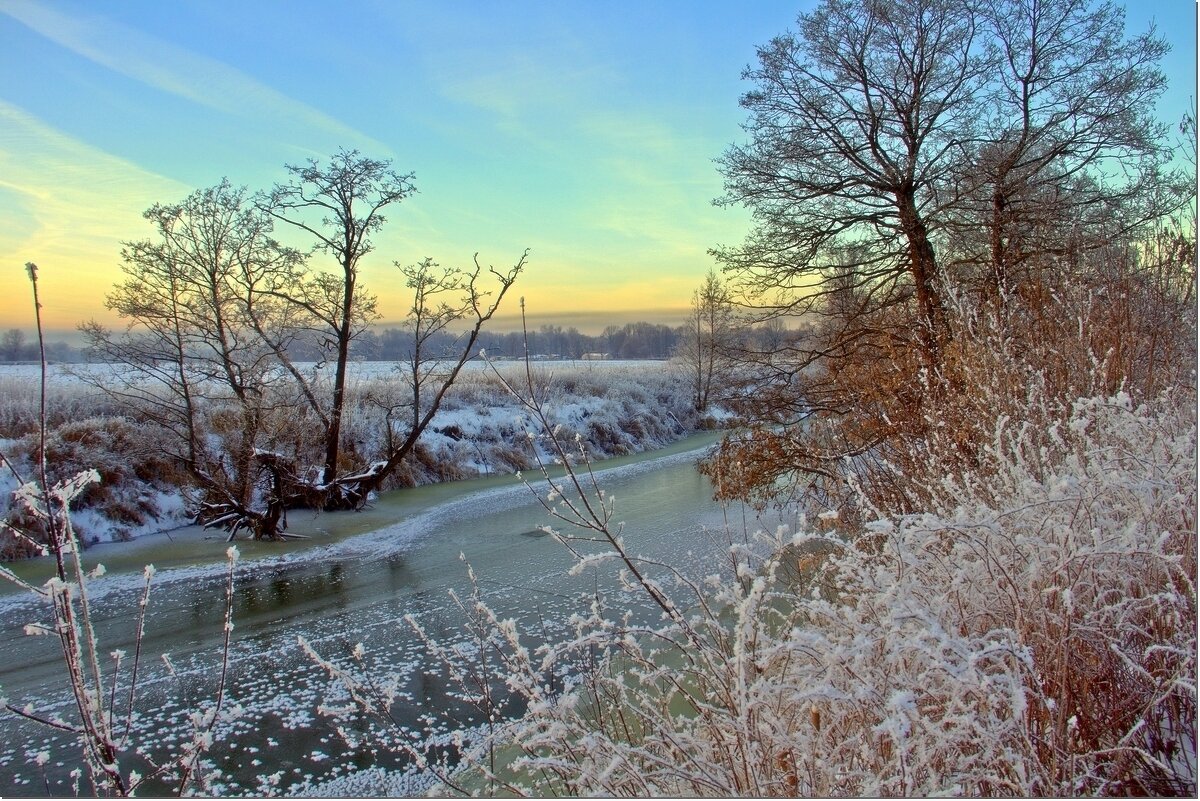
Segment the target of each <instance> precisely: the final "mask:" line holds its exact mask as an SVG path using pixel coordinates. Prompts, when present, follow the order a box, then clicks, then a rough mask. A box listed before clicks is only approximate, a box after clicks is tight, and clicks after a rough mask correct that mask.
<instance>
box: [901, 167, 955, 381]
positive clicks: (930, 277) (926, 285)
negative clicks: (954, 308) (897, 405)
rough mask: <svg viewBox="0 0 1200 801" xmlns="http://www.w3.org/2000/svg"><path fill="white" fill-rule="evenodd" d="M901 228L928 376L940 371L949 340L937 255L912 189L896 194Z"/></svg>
mask: <svg viewBox="0 0 1200 801" xmlns="http://www.w3.org/2000/svg"><path fill="white" fill-rule="evenodd" d="M896 201H897V207H898V209H899V212H900V229H901V231H902V232H903V234H904V237H905V239H906V240H907V241H908V257H909V272H910V274H911V275H912V279H913V286H914V288H915V290H916V295H917V308H918V309H919V314H920V331H919V334H920V341H921V350H922V356H923V357H924V359H925V364H926V367H928V368H929V371H930V373H931V375H936V374H937V373H938V372H940V369H941V361H942V347H943V345H944V344H945V342H946V340H948V339H949V335H950V332H949V326H948V323H947V320H946V308H945V305H944V304H943V303H942V297H941V293H940V291H939V287H938V264H937V254H936V252H935V251H934V249H933V243H932V242H930V241H929V229H928V228H927V227H926V225H925V221H924V220H923V219H921V215H920V212H919V211H918V210H917V204H916V199H915V197H914V192H913V190H912V189H911V188H910V189H906V190H902V191H901V192H899V193H897V196H896Z"/></svg>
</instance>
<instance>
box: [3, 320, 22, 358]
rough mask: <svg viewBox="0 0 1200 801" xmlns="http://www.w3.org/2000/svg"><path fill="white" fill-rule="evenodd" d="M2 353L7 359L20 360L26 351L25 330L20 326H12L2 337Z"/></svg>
mask: <svg viewBox="0 0 1200 801" xmlns="http://www.w3.org/2000/svg"><path fill="white" fill-rule="evenodd" d="M0 353H2V354H4V359H5V361H10V362H15V361H18V360H19V359H20V358H21V357H22V356H23V355H24V353H25V332H24V331H22V330H21V329H20V328H10V329H8V330H7V331H5V332H4V336H3V337H0Z"/></svg>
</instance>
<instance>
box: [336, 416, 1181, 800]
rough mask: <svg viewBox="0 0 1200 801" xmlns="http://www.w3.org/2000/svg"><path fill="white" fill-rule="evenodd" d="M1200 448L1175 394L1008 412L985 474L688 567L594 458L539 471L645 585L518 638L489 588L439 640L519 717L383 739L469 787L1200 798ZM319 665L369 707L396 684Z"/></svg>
mask: <svg viewBox="0 0 1200 801" xmlns="http://www.w3.org/2000/svg"><path fill="white" fill-rule="evenodd" d="M545 436H547V437H549V438H550V439H551V441H552V447H554V448H555V449H556V450H557V452H558V453H559V454H560V457H561V459H562V461H568V462H569V461H570V458H569V456H570V450H571V448H572V447H574V446H570V445H568V444H563V443H561V442H559V440H557V438H554V437H553V435H552V432H546V434H545ZM1195 454H1196V419H1195V398H1194V396H1193V395H1191V394H1190V393H1183V392H1179V393H1174V394H1172V393H1165V394H1162V395H1160V396H1159V397H1157V398H1155V399H1153V400H1151V401H1147V402H1145V403H1142V404H1135V403H1134V402H1133V401H1132V400H1131V398H1130V396H1129V395H1128V394H1127V393H1116V394H1114V395H1110V396H1096V397H1091V398H1084V399H1080V400H1078V401H1076V402H1075V403H1074V404H1072V407H1071V410H1070V412H1069V414H1068V415H1067V417H1066V419H1065V420H1062V421H1054V422H1052V423H1050V424H1049V426H1046V427H1039V426H1035V425H1030V424H1023V423H1022V424H1014V423H1012V422H1011V421H1009V420H1008V419H1005V418H1003V417H1002V418H1001V419H1000V421H999V422H998V423H997V424H996V425H995V426H994V428H993V432H992V437H991V440H990V444H988V445H986V446H984V447H982V448H981V449H980V450H979V452H978V454H977V457H976V459H977V462H978V464H979V465H980V472H974V473H973V472H970V471H963V472H962V473H960V474H947V475H946V477H945V478H944V479H943V478H941V477H940V476H938V477H936V478H934V477H932V476H931V477H930V483H931V484H933V485H934V486H933V488H932V490H931V492H930V494H929V498H930V505H929V507H928V509H927V511H925V512H923V513H919V514H905V515H878V516H876V517H874V518H871V519H867V520H865V522H864V523H863V525H862V531H863V533H862V534H861V535H860V536H857V537H854V538H846V537H842V536H840V535H838V534H837V533H836V532H832V533H829V534H827V535H824V536H821V535H816V534H810V533H805V532H803V531H801V532H800V533H795V534H790V533H788V532H787V531H785V530H783V529H780V530H777V531H775V532H773V533H762V532H760V533H758V534H755V535H752V536H743V535H739V534H731V536H730V547H729V550H728V563H727V565H726V566H725V567H724V569H722V570H720V571H716V572H714V573H713V575H711V576H709V577H708V578H707V579H705V580H704V581H702V582H698V583H697V582H693V581H690V580H689V579H688V578H687V577H685V576H682V575H679V574H672V572H671V571H670V569H669V568H668V566H665V565H652V564H647V563H646V562H644V561H643V560H640V559H637V558H636V557H634V556H632V555H631V554H630V553H629V552H628V551H627V550H626V548H625V545H624V541H623V539H622V537H621V534H620V527H619V526H617V525H616V524H614V523H613V517H612V514H613V510H612V507H611V505H609V504H607V503H606V502H605V500H604V499H603V498H602V497H601V495H600V493H599V488H598V487H597V486H595V484H594V483H593V479H592V478H591V476H590V473H589V472H588V471H587V470H586V467H585V466H583V465H580V466H578V467H577V468H575V469H574V470H572V471H569V472H568V474H567V476H566V478H564V479H561V480H559V479H552V478H550V477H549V475H547V477H546V480H547V481H549V482H550V489H549V493H548V494H547V493H544V492H543V493H541V494H540V497H542V498H543V499H544V501H545V503H546V505H547V508H548V509H550V510H551V512H552V514H554V515H555V516H556V517H557V518H558V519H559V520H560V522H562V521H565V522H567V523H569V524H570V525H568V526H565V527H563V530H562V531H561V532H559V533H557V535H556V536H557V538H558V539H559V540H560V541H561V542H563V543H564V544H565V545H567V546H568V547H570V548H571V549H572V551H573V552H574V553H575V554H576V556H577V563H576V568H575V570H576V571H580V570H582V569H584V568H585V567H592V566H598V565H600V566H602V565H605V564H611V565H614V566H615V567H616V569H617V570H618V572H619V575H620V577H621V580H622V581H623V582H624V583H625V585H626V586H627V587H630V588H632V589H634V590H636V591H637V592H638V593H640V594H641V596H642V598H643V599H644V601H645V602H644V603H643V604H642V605H640V606H638V605H634V606H631V607H630V608H628V609H621V608H613V607H610V606H607V605H605V604H603V603H601V602H600V600H599V598H597V600H596V602H595V603H594V604H593V605H592V606H591V608H590V610H589V611H586V612H584V613H581V614H578V615H576V616H574V617H573V618H572V619H571V621H570V623H571V626H572V628H573V631H574V636H572V637H570V638H568V639H567V641H565V642H544V643H542V644H540V645H537V646H531V645H529V644H528V643H530V642H531V641H537V639H538V638H537V636H536V635H533V636H531V633H530V632H522V631H520V630H518V627H517V625H516V624H515V622H513V621H511V620H502V619H499V618H498V617H497V616H496V615H495V614H494V613H492V612H491V611H490V609H489V608H488V606H487V604H486V602H485V601H484V600H483V599H482V598H480V597H479V596H478V594H476V596H475V597H473V598H471V599H470V600H469V601H465V602H464V604H463V608H464V611H465V612H466V614H467V619H468V620H469V621H470V625H469V628H470V631H471V632H473V633H472V636H471V637H470V638H469V641H470V642H473V643H474V646H473V647H472V648H469V649H466V650H462V651H454V652H453V653H451V652H450V649H447V648H445V647H443V646H440V645H438V644H436V643H432V644H431V648H432V649H433V652H434V653H435V654H438V655H440V656H442V657H443V659H444V661H445V664H446V665H447V670H448V671H449V676H450V677H451V678H455V679H457V680H458V681H459V682H460V683H461V686H462V687H463V697H464V698H470V699H474V700H476V701H477V702H479V703H480V704H482V705H485V706H486V708H487V709H488V710H490V711H492V712H494V711H495V710H498V709H502V708H503V709H509V710H520V709H523V710H525V711H524V714H522V715H521V716H519V717H515V718H509V719H504V718H503V717H501V716H500V715H498V714H492V715H490V717H489V718H488V720H489V725H488V726H485V727H482V728H479V727H476V728H474V729H472V730H470V731H458V732H456V733H455V734H454V735H453V736H451V737H450V738H449V741H450V742H451V743H452V744H453V745H454V749H453V752H452V755H447V754H446V753H445V752H442V753H441V756H440V757H438V758H433V757H431V756H430V753H431V752H430V751H429V746H428V741H427V740H423V739H422V736H423V735H422V733H420V732H407V733H405V736H402V737H400V738H399V742H400V743H401V745H400V746H398V747H399V748H401V750H406V751H407V753H409V754H410V756H411V757H412V759H413V761H414V762H415V763H416V764H418V765H420V766H422V767H431V768H433V769H435V770H436V772H437V773H438V775H439V776H440V777H442V778H443V779H444V780H445V781H446V786H447V788H449V789H452V790H455V791H462V792H473V791H483V792H501V793H515V794H520V795H526V794H531V795H538V796H545V795H560V794H568V795H589V796H598V795H618V796H625V795H637V796H674V795H685V796H686V795H718V796H741V795H751V796H774V795H789V796H791V795H800V796H832V795H868V796H882V795H934V794H965V795H1017V796H1033V795H1078V794H1130V793H1132V794H1139V795H1149V794H1194V793H1195V791H1196V789H1195V788H1196V780H1195V773H1196V770H1195V768H1196V728H1195V727H1196V694H1195V686H1196V685H1195V677H1196V634H1195V621H1196V608H1195V604H1196V590H1195V584H1194V579H1195V575H1196V541H1195V526H1196V484H1197V473H1196V460H1195ZM577 464H578V463H577ZM863 508H864V509H866V510H870V509H871V507H870V504H869V503H864V505H863ZM664 574H665V575H667V576H668V580H667V581H661V580H659V579H656V578H655V576H661V575H664ZM358 656H361V653H359V654H358ZM322 664H324V665H325V666H326V668H327V670H329V672H330V675H331V676H332V677H333V678H334V679H335V680H336V681H337V682H338V683H340V684H342V685H343V686H344V687H345V688H348V689H349V695H350V697H351V698H354V699H357V700H358V702H359V704H358V708H359V709H360V710H363V709H365V710H366V711H368V712H373V713H375V714H377V715H378V716H380V717H381V718H386V716H387V714H388V710H389V709H390V708H391V705H392V704H393V703H396V702H397V701H398V698H399V697H398V696H396V695H395V694H394V693H391V692H389V691H388V690H387V689H386V687H387V686H394V685H388V684H387V682H384V681H381V680H380V679H379V678H378V677H372V676H371V675H370V674H369V673H366V672H364V671H363V669H362V668H361V667H360V669H358V670H355V668H354V667H353V666H347V665H338V664H334V663H332V662H328V661H324V660H322ZM481 708H482V707H481ZM331 711H332V710H331ZM343 711H344V710H343ZM431 728H432V725H431Z"/></svg>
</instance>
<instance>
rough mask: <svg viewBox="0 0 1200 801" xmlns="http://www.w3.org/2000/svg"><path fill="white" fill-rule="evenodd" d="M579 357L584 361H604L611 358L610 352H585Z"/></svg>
mask: <svg viewBox="0 0 1200 801" xmlns="http://www.w3.org/2000/svg"><path fill="white" fill-rule="evenodd" d="M579 358H581V359H583V360H584V361H585V362H606V361H608V360H609V359H611V358H612V354H611V353H585V354H583V355H582V356H580V357H579Z"/></svg>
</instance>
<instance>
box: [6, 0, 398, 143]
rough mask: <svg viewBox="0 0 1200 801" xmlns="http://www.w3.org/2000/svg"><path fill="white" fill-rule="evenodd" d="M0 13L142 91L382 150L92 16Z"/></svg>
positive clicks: (215, 65)
mask: <svg viewBox="0 0 1200 801" xmlns="http://www.w3.org/2000/svg"><path fill="white" fill-rule="evenodd" d="M0 13H4V14H7V15H9V16H10V17H12V18H13V19H15V20H17V21H19V22H21V23H23V24H24V25H26V26H28V27H29V28H31V29H32V30H34V31H36V32H37V33H39V34H41V35H42V36H44V37H46V38H47V39H50V40H51V41H53V42H55V43H56V44H58V45H60V46H62V47H65V48H67V49H68V50H70V51H72V52H74V53H77V54H79V55H81V56H83V57H85V58H87V59H90V60H91V61H94V62H95V63H97V64H99V65H101V66H103V67H106V68H108V69H110V70H113V71H114V72H118V73H120V74H122V75H125V76H127V77H129V78H132V79H134V80H136V81H140V82H142V83H144V84H146V85H147V86H152V87H154V88H155V89H159V90H161V91H163V92H167V93H169V94H172V95H175V96H177V97H181V98H184V99H186V100H189V101H191V102H193V103H196V104H198V105H201V106H204V107H206V108H210V109H213V110H216V111H219V112H222V113H225V114H230V115H233V116H239V117H251V118H262V117H269V118H272V119H273V121H274V122H275V123H276V127H277V129H278V130H280V131H287V130H305V131H312V130H318V131H323V132H325V133H327V134H328V135H329V136H330V137H331V138H332V139H334V140H335V141H337V142H340V143H342V144H346V145H349V146H352V147H361V148H363V149H366V150H369V151H370V152H372V153H377V154H380V153H386V152H387V151H388V148H387V147H386V146H385V145H384V144H382V143H381V142H378V141H377V140H374V139H372V138H371V137H369V136H366V135H365V134H362V133H360V132H358V131H356V130H354V129H352V128H350V127H348V126H346V125H345V124H344V123H342V122H340V121H338V120H336V119H334V118H332V117H330V116H328V115H327V114H325V113H323V112H322V111H320V110H319V109H315V108H313V107H312V106H309V105H307V104H306V103H304V102H302V101H299V100H296V99H294V98H291V97H288V96H287V95H285V94H283V93H281V92H278V91H276V90H275V89H272V88H271V87H269V86H266V85H265V84H263V83H261V82H259V81H257V80H255V79H254V78H251V77H250V76H248V75H246V74H245V73H243V72H240V71H239V70H237V69H234V68H233V67H230V66H229V65H227V64H224V63H222V62H220V61H217V60H215V59H212V58H208V57H206V56H201V55H197V54H195V53H192V52H190V51H188V50H185V49H183V48H180V47H177V46H175V45H172V44H170V43H168V42H164V41H162V40H160V39H157V38H155V37H153V36H149V35H147V34H145V33H142V32H141V31H138V30H136V29H133V28H130V27H128V26H126V25H122V24H120V23H117V22H113V21H112V20H109V19H106V18H104V17H102V16H99V15H96V14H80V13H72V14H64V13H62V12H59V11H57V10H55V9H52V8H49V7H47V6H45V5H43V4H41V3H38V2H34V0H12V1H11V2H7V3H5V4H4V5H3V6H0Z"/></svg>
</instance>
